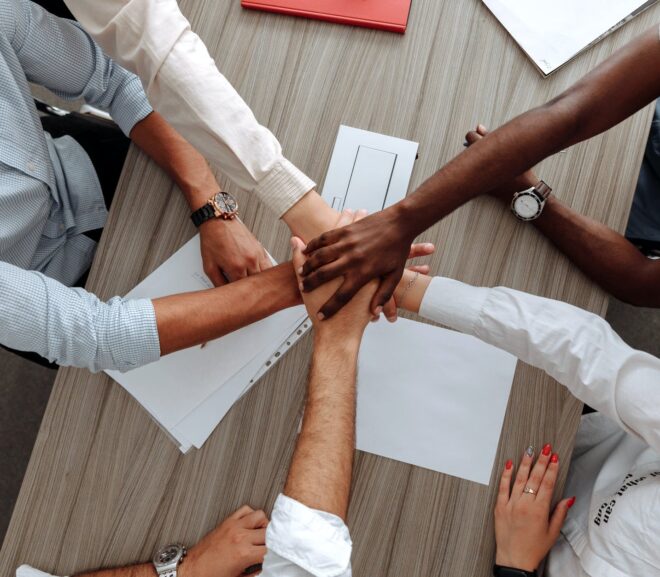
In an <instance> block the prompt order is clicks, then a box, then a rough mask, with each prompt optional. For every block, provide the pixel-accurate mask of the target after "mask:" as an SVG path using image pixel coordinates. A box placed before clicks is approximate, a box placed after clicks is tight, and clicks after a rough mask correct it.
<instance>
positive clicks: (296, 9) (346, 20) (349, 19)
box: [241, 0, 411, 34]
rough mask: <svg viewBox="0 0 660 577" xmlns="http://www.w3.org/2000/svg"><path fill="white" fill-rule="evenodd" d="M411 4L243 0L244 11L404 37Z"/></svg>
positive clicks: (369, 0) (392, 1)
mask: <svg viewBox="0 0 660 577" xmlns="http://www.w3.org/2000/svg"><path fill="white" fill-rule="evenodd" d="M410 2H411V0H241V6H243V8H252V9H255V10H265V11H267V12H279V13H282V14H289V15H291V16H303V17H305V18H315V19H317V20H328V21H329V22H338V23H339V24H353V25H355V26H366V27H367V28H378V29H380V30H388V31H391V32H399V33H400V34H403V33H404V32H405V31H406V25H407V23H408V14H409V13H410Z"/></svg>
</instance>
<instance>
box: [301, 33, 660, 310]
mask: <svg viewBox="0 0 660 577" xmlns="http://www.w3.org/2000/svg"><path fill="white" fill-rule="evenodd" d="M657 69H660V41H659V40H658V29H657V27H654V28H653V29H651V30H649V31H648V32H646V33H644V34H642V35H641V36H640V37H638V38H637V39H635V40H633V41H632V42H631V43H629V44H628V45H627V46H625V47H624V48H622V49H621V50H619V51H618V52H616V53H615V54H614V55H613V56H612V57H610V58H609V59H608V60H606V61H605V62H603V63H602V64H601V65H600V66H598V67H597V68H596V69H594V70H593V72H591V73H590V74H588V75H587V76H585V77H584V78H583V79H582V80H580V81H579V82H578V83H577V84H575V85H574V86H572V87H571V88H569V89H568V90H566V91H565V92H564V93H563V94H561V95H560V96H558V97H556V98H554V99H553V100H551V101H550V102H548V103H547V104H545V105H543V106H540V107H538V108H535V109H533V110H531V111H529V112H526V113H525V114H522V115H521V116H518V117H517V118H515V119H513V120H511V121H510V122H508V123H507V124H505V125H504V126H502V127H501V128H498V129H497V130H495V131H493V132H492V133H490V134H489V135H488V136H487V137H485V138H483V139H482V140H481V141H480V142H477V143H476V144H475V145H474V146H470V147H469V148H468V149H467V150H466V151H464V152H463V153H462V154H460V155H459V156H457V157H456V158H454V159H453V160H452V161H451V162H449V163H448V164H447V165H446V166H445V167H443V168H442V169H441V170H439V171H438V172H437V173H436V174H434V175H433V176H432V177H431V178H429V179H428V180H427V181H426V182H424V183H423V184H422V185H421V186H420V187H419V188H418V189H417V191H415V193H414V194H411V195H409V196H408V197H407V198H406V199H404V200H403V201H401V202H399V203H397V204H396V205H394V206H392V207H390V208H387V209H385V210H384V211H382V212H380V213H377V214H374V215H371V216H369V217H367V218H365V219H364V220H362V221H360V222H358V223H354V224H352V225H350V226H348V227H345V228H343V229H338V230H333V231H330V232H327V233H324V234H323V235H321V236H320V237H318V238H317V239H314V240H313V241H311V242H310V243H309V244H308V246H307V250H306V254H307V255H308V257H309V259H308V261H307V264H306V266H305V270H304V276H305V280H304V288H305V290H313V289H315V288H316V287H318V286H320V285H321V284H322V283H323V282H327V281H328V280H330V279H334V278H337V277H339V276H343V278H344V282H343V283H342V285H341V287H340V289H339V290H338V291H337V292H336V293H335V295H334V296H333V297H332V299H330V300H329V301H328V303H327V304H325V305H324V306H323V307H322V308H321V312H322V313H323V314H324V315H325V316H326V317H330V316H332V314H334V313H335V312H336V311H337V310H339V309H340V308H341V306H342V305H343V304H345V303H346V302H348V301H349V300H350V299H351V298H352V296H353V295H354V294H355V293H356V292H357V290H359V288H360V287H362V286H363V285H364V284H365V283H366V282H368V281H370V280H372V279H382V280H381V284H380V287H379V290H378V291H377V293H376V294H375V296H374V299H373V302H372V310H376V309H377V307H380V306H382V305H383V303H385V302H386V301H387V299H389V298H390V296H391V295H392V293H393V292H394V289H395V287H396V285H397V283H398V281H399V279H400V278H401V275H402V273H403V270H404V266H405V257H406V251H407V247H408V246H410V243H411V242H412V239H414V238H415V237H416V236H417V235H418V234H420V233H421V232H422V231H424V230H426V229H427V228H428V227H429V226H431V225H432V224H434V223H435V222H437V221H439V220H440V219H442V218H444V217H445V216H447V215H448V214H449V213H451V212H452V211H453V210H455V209H456V208H458V207H459V206H461V205H462V204H464V203H465V202H467V201H469V200H470V199H472V198H475V197H476V196H478V195H480V194H484V193H487V192H488V191H490V190H492V189H494V188H497V187H499V186H501V185H503V184H505V183H507V182H510V181H512V180H513V179H514V178H515V177H516V176H518V175H519V174H521V173H523V172H524V171H525V170H527V169H528V168H529V167H531V166H534V165H535V164H537V163H538V162H539V161H541V160H543V159H544V158H546V157H547V156H549V155H551V154H554V153H556V152H558V151H560V150H563V149H564V148H566V147H568V146H571V145H572V144H575V143H577V142H581V141H583V140H586V139H588V138H591V137H592V136H595V135H597V134H599V133H601V132H603V131H604V130H607V129H608V128H611V127H612V126H615V125H616V124H618V123H619V122H621V121H622V120H624V119H625V118H627V117H628V116H630V115H631V114H633V113H634V112H636V111H637V110H639V109H641V108H642V107H643V106H645V105H646V104H648V103H650V102H651V101H652V100H654V99H655V98H657V97H658V95H659V94H660V76H659V75H657V74H649V73H648V71H649V70H657Z"/></svg>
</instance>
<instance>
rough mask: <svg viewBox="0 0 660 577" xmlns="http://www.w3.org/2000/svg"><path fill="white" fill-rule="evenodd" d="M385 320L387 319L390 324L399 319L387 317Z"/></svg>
mask: <svg viewBox="0 0 660 577" xmlns="http://www.w3.org/2000/svg"><path fill="white" fill-rule="evenodd" d="M385 318H386V319H387V322H389V323H395V322H396V319H397V317H385Z"/></svg>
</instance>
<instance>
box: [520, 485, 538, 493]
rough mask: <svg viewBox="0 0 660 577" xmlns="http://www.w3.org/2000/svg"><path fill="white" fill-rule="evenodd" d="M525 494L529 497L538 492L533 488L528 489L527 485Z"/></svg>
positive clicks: (524, 490)
mask: <svg viewBox="0 0 660 577" xmlns="http://www.w3.org/2000/svg"><path fill="white" fill-rule="evenodd" d="M523 493H527V494H528V495H536V491H535V490H534V489H532V488H531V487H528V486H527V485H525V488H524V489H523Z"/></svg>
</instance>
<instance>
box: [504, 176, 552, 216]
mask: <svg viewBox="0 0 660 577" xmlns="http://www.w3.org/2000/svg"><path fill="white" fill-rule="evenodd" d="M551 192H552V189H551V188H550V187H549V186H548V185H547V184H546V183H545V182H543V181H542V180H539V182H538V183H537V184H536V186H532V188H528V189H527V190H522V191H520V192H516V194H514V195H513V200H512V201H511V212H513V214H515V215H516V218H518V219H519V220H524V221H530V220H535V219H537V218H538V217H539V216H541V213H542V212H543V207H544V206H545V202H546V200H548V197H549V196H550V193H551Z"/></svg>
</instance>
